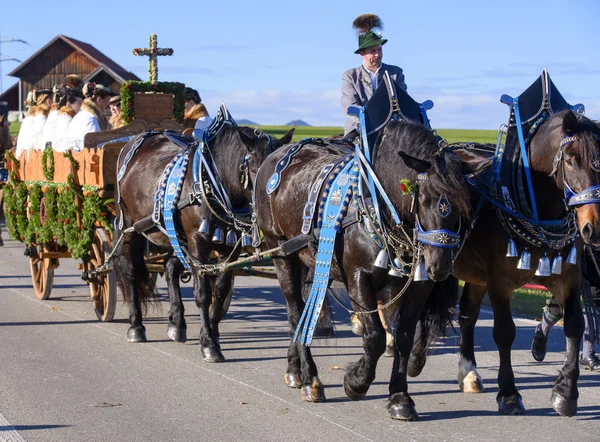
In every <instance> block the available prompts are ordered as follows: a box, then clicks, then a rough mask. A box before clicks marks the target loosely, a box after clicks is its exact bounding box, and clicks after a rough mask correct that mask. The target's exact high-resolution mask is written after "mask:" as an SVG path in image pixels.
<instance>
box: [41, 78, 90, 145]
mask: <svg viewBox="0 0 600 442" xmlns="http://www.w3.org/2000/svg"><path fill="white" fill-rule="evenodd" d="M56 98H57V100H58V117H57V119H56V125H55V127H54V131H53V132H52V135H51V138H50V140H49V141H50V142H51V143H52V149H54V150H56V151H58V152H66V151H67V150H69V148H68V147H67V138H66V135H67V133H68V131H69V126H70V125H71V122H72V121H73V118H74V117H75V115H77V114H78V113H79V111H80V110H81V106H83V100H84V99H85V97H84V96H83V92H82V91H81V89H77V88H71V87H69V86H64V85H61V86H60V87H59V88H58V91H57V93H56Z"/></svg>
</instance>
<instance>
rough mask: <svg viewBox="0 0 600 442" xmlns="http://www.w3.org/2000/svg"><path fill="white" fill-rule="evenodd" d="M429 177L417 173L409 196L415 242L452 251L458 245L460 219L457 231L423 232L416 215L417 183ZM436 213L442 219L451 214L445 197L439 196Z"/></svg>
mask: <svg viewBox="0 0 600 442" xmlns="http://www.w3.org/2000/svg"><path fill="white" fill-rule="evenodd" d="M428 179H429V177H428V176H427V174H426V173H419V174H418V175H417V186H416V187H415V192H414V193H413V195H412V196H411V198H412V201H411V209H410V210H411V213H413V214H414V215H415V233H416V235H415V240H416V242H417V243H421V244H427V245H429V246H433V247H439V248H442V249H453V248H454V247H458V246H459V245H460V242H461V239H460V229H461V226H462V220H461V217H459V218H458V230H457V231H456V232H452V231H451V230H446V229H440V230H425V229H423V227H422V226H421V222H420V221H419V214H418V208H417V206H418V202H419V194H418V192H419V185H418V183H420V182H424V181H427V180H428ZM438 212H439V214H440V216H441V217H442V218H446V217H447V216H448V215H450V213H451V212H452V205H451V204H450V201H448V198H447V197H446V195H441V196H440V199H439V200H438Z"/></svg>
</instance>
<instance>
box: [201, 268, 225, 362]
mask: <svg viewBox="0 0 600 442" xmlns="http://www.w3.org/2000/svg"><path fill="white" fill-rule="evenodd" d="M200 262H206V260H204V261H203V260H202V259H200ZM194 300H195V301H196V306H197V307H198V309H199V310H200V335H199V343H200V351H201V352H202V358H203V359H204V361H206V362H223V361H224V360H225V357H224V356H223V353H221V349H220V348H219V345H218V344H217V342H216V340H215V336H214V334H213V331H212V329H211V326H210V313H209V309H210V304H211V301H212V291H211V285H210V277H209V276H208V275H202V274H200V271H199V270H198V269H194Z"/></svg>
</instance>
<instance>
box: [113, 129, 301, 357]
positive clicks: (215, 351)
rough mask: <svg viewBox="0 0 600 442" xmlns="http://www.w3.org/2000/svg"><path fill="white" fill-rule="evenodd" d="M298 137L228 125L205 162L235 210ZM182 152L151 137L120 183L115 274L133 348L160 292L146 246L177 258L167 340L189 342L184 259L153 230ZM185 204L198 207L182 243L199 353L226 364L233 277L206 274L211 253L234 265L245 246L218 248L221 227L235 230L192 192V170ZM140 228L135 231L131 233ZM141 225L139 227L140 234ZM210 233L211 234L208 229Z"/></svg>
mask: <svg viewBox="0 0 600 442" xmlns="http://www.w3.org/2000/svg"><path fill="white" fill-rule="evenodd" d="M292 134H293V130H291V131H289V132H288V133H287V134H286V135H285V136H284V137H283V138H282V139H281V140H276V139H273V138H271V137H270V136H268V135H266V134H262V133H260V132H258V131H255V130H254V129H251V128H248V127H237V126H236V125H234V124H233V125H227V124H226V125H223V126H222V127H221V129H220V130H218V132H217V133H216V135H215V136H214V138H213V139H211V140H210V142H209V145H208V148H209V150H210V155H205V157H206V158H212V160H211V163H212V166H209V167H208V169H211V174H212V175H213V176H216V177H217V181H218V182H220V183H222V189H223V190H224V192H225V193H226V194H227V198H228V199H229V201H230V206H231V210H233V211H236V210H241V209H245V208H248V207H249V205H250V201H251V198H252V193H251V192H252V191H251V189H252V186H253V182H254V177H255V175H256V173H257V171H258V168H259V166H260V164H261V163H262V162H263V161H264V159H265V158H266V157H267V155H269V154H270V153H271V152H272V151H273V150H275V149H276V148H278V147H279V146H281V145H282V144H285V143H287V142H289V141H290V139H291V137H292ZM137 140H138V138H135V139H133V140H131V141H130V142H129V143H128V144H127V145H125V146H124V148H123V150H122V152H121V155H120V160H119V164H118V168H119V169H120V168H121V167H122V166H123V163H124V158H126V157H127V155H128V153H130V151H131V150H132V149H133V148H134V145H135V144H136V142H137ZM138 144H139V143H138ZM197 148H199V147H197ZM192 149H193V148H192ZM181 151H182V146H181V144H180V143H177V142H175V141H173V140H172V139H171V138H170V137H168V136H166V135H164V134H155V135H153V136H149V137H147V138H145V139H144V140H143V142H142V144H141V145H139V147H137V151H136V152H135V154H134V155H133V157H132V159H131V161H130V162H129V163H128V164H127V169H126V172H125V173H124V175H123V177H122V178H121V180H120V184H119V195H120V197H119V200H118V201H117V205H116V209H117V214H118V218H117V223H119V222H120V223H122V226H121V227H122V230H121V233H120V235H123V238H122V239H119V237H118V235H119V233H118V232H117V240H119V243H118V246H117V250H116V254H115V258H114V262H113V269H114V271H115V276H116V278H117V282H118V284H119V287H120V288H121V291H122V293H123V297H124V300H125V302H126V303H127V304H128V305H129V311H130V314H129V319H130V324H131V326H130V328H129V330H128V332H127V338H128V340H129V341H130V342H143V341H146V334H145V328H144V326H143V325H142V305H143V304H144V302H147V301H149V300H152V297H153V293H154V284H153V282H152V280H151V278H150V275H149V273H148V270H147V268H146V265H145V261H144V255H145V250H146V239H147V240H149V241H151V242H152V243H153V244H156V245H158V246H160V247H163V248H165V249H167V250H170V251H171V252H170V253H171V256H170V257H168V258H167V262H166V267H165V279H166V280H167V284H168V290H169V299H170V303H171V308H170V311H169V329H168V335H169V337H170V338H171V339H173V340H175V341H185V340H186V328H187V327H186V323H185V319H184V308H183V303H182V302H181V295H180V292H179V280H180V276H181V274H182V272H183V271H184V267H183V265H182V263H181V262H180V261H179V259H178V258H177V257H176V256H175V255H172V253H173V249H172V247H171V243H170V241H169V239H168V237H167V235H166V234H165V233H164V231H162V230H160V229H159V228H158V227H156V226H155V225H154V224H153V223H151V224H150V225H147V223H148V220H149V219H150V215H151V214H152V212H153V210H154V192H155V191H156V188H157V184H158V182H159V177H161V175H162V173H163V170H164V169H165V167H166V166H167V165H168V164H169V163H170V162H171V161H172V160H173V159H174V157H175V156H176V155H177V154H179V153H180V152H181ZM192 156H193V152H192ZM190 164H191V162H190ZM203 179H204V177H203ZM213 184H214V183H213ZM186 199H189V200H193V202H192V203H191V204H188V205H186V206H185V207H183V208H181V210H180V211H179V212H178V215H177V217H176V222H177V224H176V227H177V231H178V233H179V236H180V239H181V242H182V244H183V245H184V246H185V247H186V248H187V250H188V251H189V253H190V255H191V259H190V260H192V261H195V262H193V264H192V270H193V272H192V273H193V278H194V298H195V301H196V305H197V306H198V308H199V309H200V348H201V351H202V356H203V358H204V360H205V361H207V362H220V361H223V360H224V357H223V354H222V353H221V350H220V346H219V343H218V324H219V321H220V320H221V318H222V316H223V312H224V302H225V300H226V298H227V296H228V295H230V293H231V290H232V284H233V275H232V272H231V271H227V272H222V273H219V274H218V276H216V277H214V276H209V274H208V273H206V272H205V271H203V270H206V267H203V266H205V265H206V264H208V263H209V257H210V255H211V253H212V252H214V251H216V252H218V254H219V255H220V256H222V257H229V256H231V258H232V259H235V258H236V257H237V256H238V255H239V253H240V249H241V247H239V241H238V243H237V246H236V247H235V250H234V247H233V246H232V245H231V244H230V245H227V244H226V243H220V242H219V243H217V240H216V239H215V241H213V238H214V233H215V230H216V229H217V228H225V229H226V228H230V229H233V226H227V225H225V224H224V223H223V222H222V221H223V220H222V219H221V220H219V213H220V212H219V211H218V210H217V208H218V207H219V205H218V204H215V206H214V207H211V206H210V204H207V202H208V201H207V199H206V198H204V197H202V192H201V193H200V194H199V193H198V190H197V186H194V179H193V171H192V167H188V169H187V173H186V175H185V178H184V181H183V188H182V198H181V200H182V201H184V200H186ZM222 216H223V215H222V214H221V217H222ZM136 223H137V224H136ZM203 223H204V224H205V226H203ZM134 224H135V226H136V227H134V228H133V229H129V228H130V227H132V226H134ZM144 224H146V227H144ZM139 225H141V226H140V227H139V228H138V227H137V226H139ZM208 226H210V227H209V228H205V227H208ZM140 232H142V233H143V234H142V233H140ZM211 302H212V303H213V305H211ZM209 308H210V310H209Z"/></svg>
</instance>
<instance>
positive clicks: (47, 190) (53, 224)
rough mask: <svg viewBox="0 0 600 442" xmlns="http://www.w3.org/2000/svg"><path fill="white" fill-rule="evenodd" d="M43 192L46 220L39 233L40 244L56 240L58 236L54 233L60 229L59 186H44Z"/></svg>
mask: <svg viewBox="0 0 600 442" xmlns="http://www.w3.org/2000/svg"><path fill="white" fill-rule="evenodd" d="M42 191H43V192H44V205H45V208H46V219H45V222H44V226H43V227H42V228H41V229H40V231H39V232H38V233H39V234H38V242H39V243H40V244H43V243H48V242H50V241H54V240H56V238H57V236H56V235H55V233H54V232H55V231H57V230H58V229H59V227H60V224H59V223H58V186H57V185H50V186H44V187H42Z"/></svg>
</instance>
